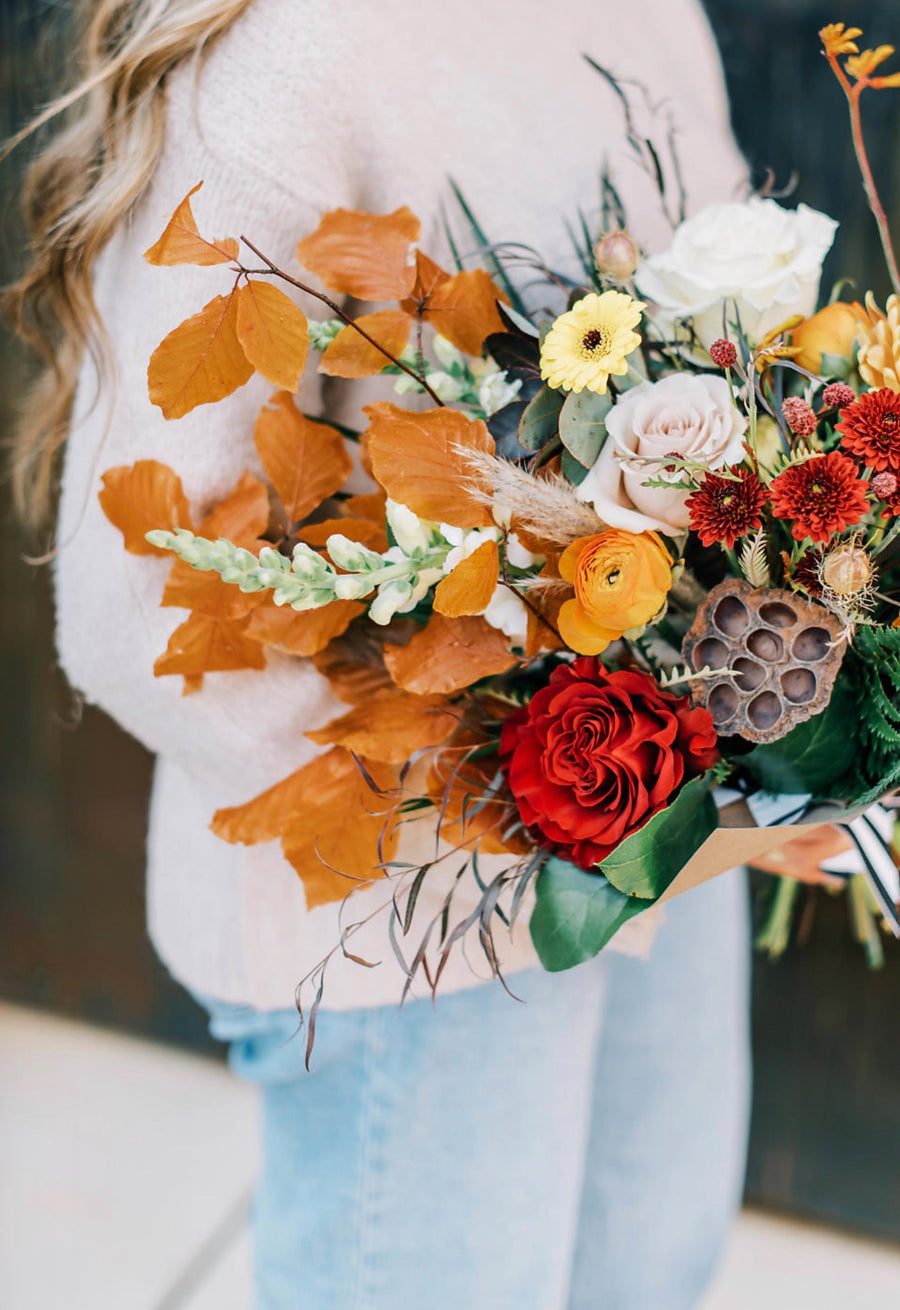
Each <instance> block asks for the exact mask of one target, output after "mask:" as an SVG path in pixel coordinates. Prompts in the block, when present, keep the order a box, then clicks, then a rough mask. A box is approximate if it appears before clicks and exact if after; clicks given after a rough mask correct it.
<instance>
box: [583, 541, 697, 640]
mask: <svg viewBox="0 0 900 1310" xmlns="http://www.w3.org/2000/svg"><path fill="white" fill-rule="evenodd" d="M559 574H560V577H561V578H563V580H564V581H565V582H571V583H572V584H573V586H574V587H575V597H574V599H573V600H567V601H566V603H565V604H564V605H563V607H562V609H561V610H560V611H559V619H558V623H559V635H560V636H561V637H562V639H563V641H564V642H565V643H566V645H567V646H569V647H570V648H571V649H572V650H574V651H577V652H578V654H579V655H599V654H600V652H601V651H604V650H606V648H607V646H608V645H609V644H610V642H612V641H616V640H618V638H619V637H621V636H622V633H623V632H630V631H631V629H632V628H641V627H643V625H644V624H645V623H649V621H650V620H651V619H652V618H653V616H654V615H655V614H658V613H659V611H660V610H661V609H662V607H663V604H664V602H665V599H666V593H667V592H668V591H669V588H670V587H671V586H672V560H671V558H670V556H669V552H668V551H667V550H666V548H665V546H664V545H663V543H662V540H661V539H660V537H659V536H658V534H657V533H655V532H624V531H623V530H622V529H620V528H608V529H607V530H606V531H605V532H601V533H599V534H598V535H597V536H595V537H579V538H578V540H577V541H573V542H572V544H571V546H569V547H568V548H567V550H566V551H565V553H564V554H563V555H562V557H561V559H560V561H559Z"/></svg>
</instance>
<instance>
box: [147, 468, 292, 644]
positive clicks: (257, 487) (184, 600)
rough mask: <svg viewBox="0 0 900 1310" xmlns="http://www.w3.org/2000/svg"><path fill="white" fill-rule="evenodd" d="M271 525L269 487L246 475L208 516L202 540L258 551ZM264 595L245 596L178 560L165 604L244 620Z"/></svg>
mask: <svg viewBox="0 0 900 1310" xmlns="http://www.w3.org/2000/svg"><path fill="white" fill-rule="evenodd" d="M268 521H269V496H268V492H267V491H266V487H265V483H263V482H260V480H259V478H255V477H254V476H253V474H252V473H244V474H243V475H242V477H241V479H240V481H239V482H238V484H237V486H236V487H235V488H234V490H233V491H232V492H231V493H230V494H229V495H228V496H226V497H225V499H224V500H223V501H220V502H219V504H218V505H216V506H215V508H214V509H212V510H211V511H210V513H209V514H207V516H206V518H205V519H204V520H203V522H202V523H201V524H200V527H199V528H198V530H197V534H198V536H201V537H206V538H207V540H209V541H215V540H216V539H217V538H219V537H226V538H227V539H228V540H229V541H233V542H234V543H235V545H237V546H242V547H243V548H244V549H245V550H253V551H256V550H257V549H258V548H259V545H260V542H259V541H258V538H259V537H260V536H261V535H262V533H263V532H265V530H266V525H267V523H268ZM262 600H263V594H262V593H261V592H249V593H245V592H242V591H241V590H240V588H239V587H235V586H234V585H233V584H231V583H229V582H223V581H222V579H221V578H220V577H219V575H218V573H213V572H212V571H211V570H205V569H193V568H191V566H190V564H186V563H185V562H184V560H180V559H178V560H175V562H174V564H173V565H172V570H171V572H170V574H169V577H168V580H167V581H166V586H165V590H164V591H163V597H162V601H161V602H160V603H161V604H162V605H165V606H180V607H181V608H182V609H189V610H197V611H199V612H200V613H202V614H206V615H208V616H209V617H211V618H216V619H240V618H243V617H244V616H245V615H247V614H249V613H250V612H251V610H253V609H255V608H256V606H257V605H259V604H261V602H262Z"/></svg>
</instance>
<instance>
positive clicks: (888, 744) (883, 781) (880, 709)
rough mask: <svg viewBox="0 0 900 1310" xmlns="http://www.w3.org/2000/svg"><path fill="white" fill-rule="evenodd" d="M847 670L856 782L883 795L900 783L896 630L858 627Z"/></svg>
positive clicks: (899, 649)
mask: <svg viewBox="0 0 900 1310" xmlns="http://www.w3.org/2000/svg"><path fill="white" fill-rule="evenodd" d="M846 668H847V671H848V673H849V674H850V676H851V678H852V679H853V684H854V690H855V691H856V699H857V705H858V707H859V727H860V744H861V750H860V752H859V758H858V763H857V772H856V780H857V782H858V783H859V785H860V786H861V787H866V788H869V789H874V788H879V789H881V790H886V789H887V788H889V787H890V786H892V785H896V783H897V781H898V780H900V628H882V627H866V626H860V627H859V628H858V629H857V632H856V636H855V637H854V640H853V647H852V651H851V652H850V654H849V656H848V659H847V660H846Z"/></svg>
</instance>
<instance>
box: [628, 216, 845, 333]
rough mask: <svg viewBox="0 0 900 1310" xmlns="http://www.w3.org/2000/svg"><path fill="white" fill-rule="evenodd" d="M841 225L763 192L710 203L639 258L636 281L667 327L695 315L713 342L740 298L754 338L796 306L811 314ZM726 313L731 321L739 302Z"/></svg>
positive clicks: (695, 321)
mask: <svg viewBox="0 0 900 1310" xmlns="http://www.w3.org/2000/svg"><path fill="white" fill-rule="evenodd" d="M836 229H837V223H836V222H835V221H834V219H832V218H829V217H828V215H827V214H820V213H819V212H818V210H815V209H810V208H809V207H808V206H807V205H798V207H797V208H796V209H784V208H782V206H781V205H778V204H776V203H775V201H774V200H761V199H760V198H759V197H758V196H754V197H753V199H751V200H748V201H746V202H744V203H742V204H724V205H709V206H708V207H707V208H706V209H702V210H701V211H700V212H699V213H698V214H695V215H694V217H693V218H689V219H687V221H686V222H684V223H682V224H681V226H680V227H679V228H678V229H677V230H676V232H675V236H674V238H673V240H672V244H671V246H670V247H669V249H668V250H666V251H665V252H664V253H663V254H660V255H653V256H652V257H651V258H650V259H647V260H645V261H644V263H643V264H641V266H640V268H639V269H638V271H637V274H636V275H635V281H636V283H637V287H638V290H639V291H640V293H641V295H642V296H645V297H646V298H647V299H648V300H650V301H652V302H653V303H654V304H655V305H656V306H657V307H658V312H657V313H656V314H655V315H654V320H655V321H656V322H657V323H658V324H659V326H660V328H661V329H662V330H663V331H664V332H666V333H667V334H668V333H674V331H675V327H676V324H677V323H678V322H679V321H680V320H683V319H691V320H692V321H693V325H694V331H695V333H696V335H697V338H698V339H699V341H700V343H701V344H702V345H704V346H709V345H710V344H711V343H712V342H713V341H715V340H716V338H717V337H721V336H722V323H723V307H724V302H725V300H726V299H728V300H734V301H736V302H737V307H738V313H739V314H740V319H741V327H742V328H743V330H744V333H745V335H746V336H747V338H748V340H749V341H751V342H753V343H754V344H755V343H757V342H759V341H761V340H762V338H763V337H764V336H765V335H766V333H767V332H771V330H772V329H773V328H776V327H778V325H779V324H780V323H783V322H784V321H785V319H787V318H790V317H791V315H792V314H802V315H803V316H804V317H808V316H809V315H810V314H812V312H813V311H814V309H815V307H816V298H817V296H818V292H819V278H820V276H821V272H822V263H823V261H824V259H825V256H826V255H827V254H828V251H829V249H830V248H831V243H832V241H833V240H834V234H835V231H836ZM726 313H727V318H728V320H729V321H730V320H731V319H732V317H733V306H731V305H729V306H727V308H726Z"/></svg>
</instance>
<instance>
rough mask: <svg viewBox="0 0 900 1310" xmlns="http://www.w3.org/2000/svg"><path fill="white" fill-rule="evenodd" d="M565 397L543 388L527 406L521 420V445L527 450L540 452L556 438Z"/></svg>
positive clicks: (551, 389)
mask: <svg viewBox="0 0 900 1310" xmlns="http://www.w3.org/2000/svg"><path fill="white" fill-rule="evenodd" d="M564 399H565V395H564V393H563V392H561V391H558V390H556V389H555V388H553V387H546V386H544V387H541V389H540V391H539V392H538V393H537V395H536V396H535V398H534V400H532V401H530V402H529V404H527V405H526V406H525V412H524V413H523V415H522V417H521V418H520V419H519V445H520V446H524V447H525V449H526V450H540V449H541V447H542V446H546V444H547V442H548V441H549V440H550V439H551V438H552V437H555V436H556V433H557V430H558V428H559V412H560V410H561V409H562V407H563V401H564Z"/></svg>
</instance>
